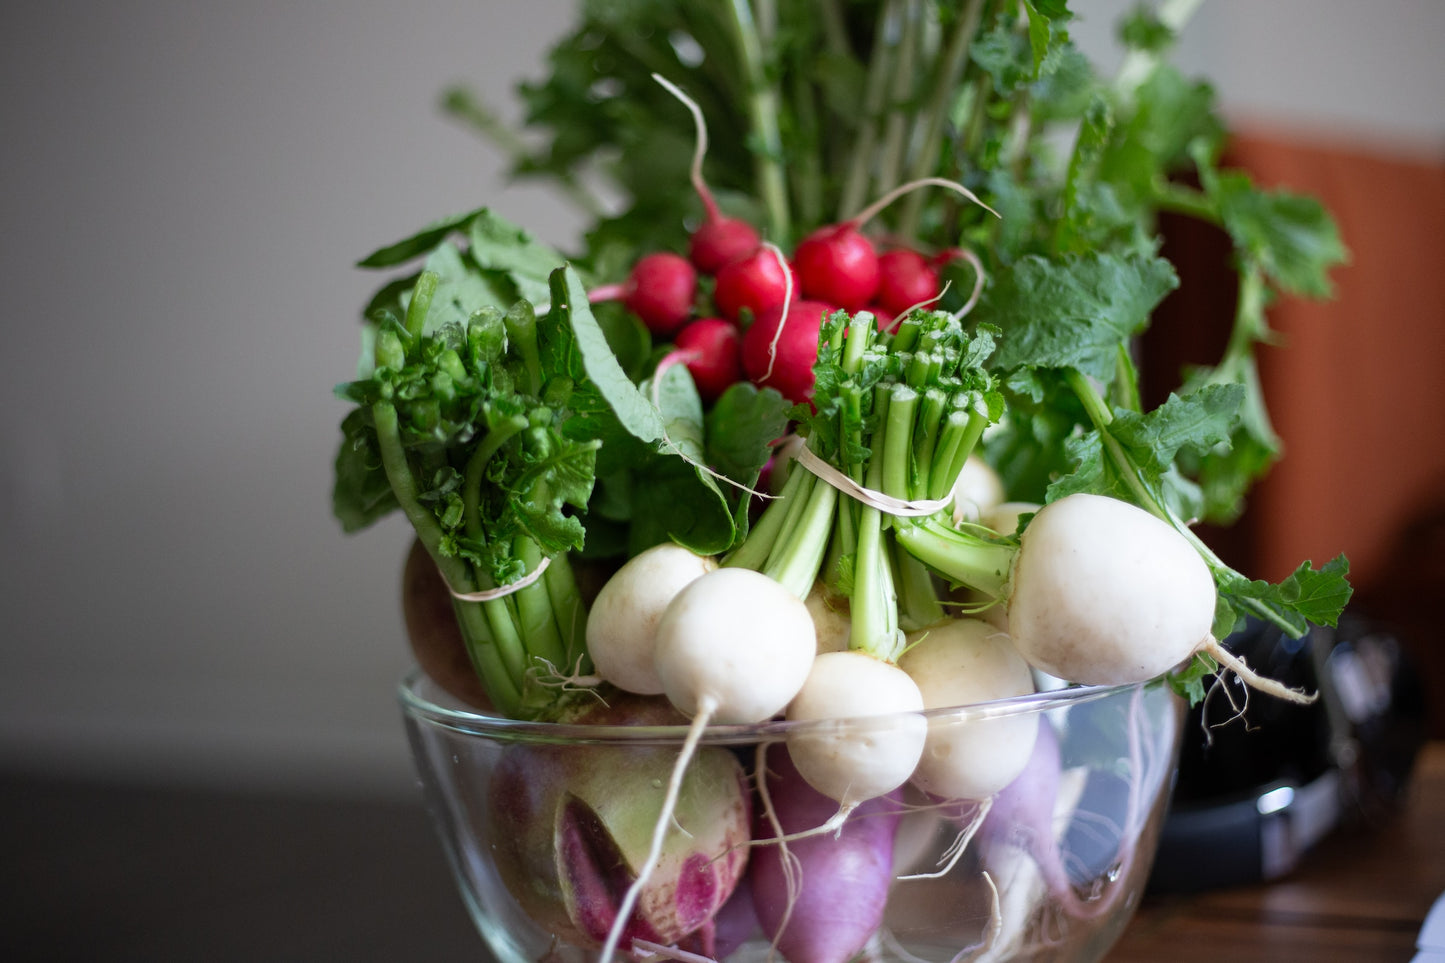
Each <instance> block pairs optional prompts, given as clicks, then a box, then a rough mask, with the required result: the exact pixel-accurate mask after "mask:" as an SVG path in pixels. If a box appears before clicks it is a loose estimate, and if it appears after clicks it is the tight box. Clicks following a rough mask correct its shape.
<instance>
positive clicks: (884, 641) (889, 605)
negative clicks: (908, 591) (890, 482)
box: [848, 385, 899, 661]
mask: <svg viewBox="0 0 1445 963" xmlns="http://www.w3.org/2000/svg"><path fill="white" fill-rule="evenodd" d="M873 407H874V411H875V412H876V415H877V418H878V419H879V424H880V425H883V424H886V423H887V418H888V408H889V396H888V391H887V389H886V388H885V387H884V386H883V385H879V386H878V387H877V389H876V390H875V393H874V402H873ZM885 434H886V431H885ZM885 441H886V438H879V437H878V432H874V435H873V438H872V442H873V446H872V447H873V455H872V456H871V457H870V458H869V459H868V469H867V472H866V473H865V475H864V484H865V486H866V487H868V488H871V489H873V490H874V491H879V490H881V489H882V486H883V453H882V451H880V450H879V446H880V444H881V443H883V442H885ZM852 617H853V618H852V630H851V634H850V636H849V640H848V647H849V648H850V649H854V650H857V651H860V652H866V653H867V654H869V655H871V656H873V657H875V658H879V659H884V660H885V661H886V660H891V659H893V658H894V657H895V656H896V654H897V651H898V647H899V646H898V597H897V594H896V592H895V590H894V586H893V572H892V568H891V566H890V565H889V564H888V557H887V553H886V550H885V546H884V544H883V513H882V512H880V511H879V510H878V509H876V508H874V507H873V506H871V505H866V504H862V503H859V505H858V551H857V554H856V556H855V558H854V561H853V598H852Z"/></svg>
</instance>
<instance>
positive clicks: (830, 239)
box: [793, 177, 996, 311]
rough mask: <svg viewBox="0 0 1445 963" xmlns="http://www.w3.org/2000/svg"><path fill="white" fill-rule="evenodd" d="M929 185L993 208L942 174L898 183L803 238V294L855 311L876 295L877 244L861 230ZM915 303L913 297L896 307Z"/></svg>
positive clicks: (799, 255)
mask: <svg viewBox="0 0 1445 963" xmlns="http://www.w3.org/2000/svg"><path fill="white" fill-rule="evenodd" d="M929 185H934V186H939V187H947V188H950V189H952V190H955V191H957V192H959V193H960V194H962V195H963V196H964V197H966V198H968V199H969V200H971V201H973V202H974V203H976V204H979V205H980V206H982V207H984V208H985V209H987V210H990V211H992V210H993V209H992V208H989V207H988V205H986V204H984V203H983V202H982V201H980V200H979V199H978V198H977V197H975V196H974V194H973V192H972V191H970V190H968V189H967V188H965V187H963V186H961V185H959V184H955V183H954V182H953V181H949V180H944V179H943V178H941V177H925V178H923V179H922V180H917V181H910V182H909V183H907V184H902V185H900V186H898V187H895V188H894V189H893V190H891V191H889V192H888V193H887V194H885V195H883V196H882V197H880V198H879V199H878V200H876V201H874V202H873V203H872V204H870V205H868V206H867V207H866V208H864V209H863V210H862V211H859V212H858V213H857V214H856V215H854V216H853V217H852V218H851V219H849V220H846V221H844V222H842V223H841V224H832V225H829V226H828V227H823V228H819V229H818V230H816V231H814V232H813V233H812V234H810V235H808V237H806V238H804V239H803V241H802V243H800V244H799V245H798V249H797V250H796V251H794V252H793V262H794V264H795V265H796V266H797V272H798V286H799V288H800V289H801V291H802V293H803V297H805V298H815V299H817V300H819V301H827V302H829V303H831V304H836V305H838V307H840V308H842V309H844V310H846V311H856V310H857V309H859V308H861V307H863V306H864V305H865V304H867V303H868V302H869V301H870V300H872V299H873V296H874V294H875V293H876V292H877V291H878V285H879V268H878V254H877V252H875V251H874V249H873V243H872V242H871V241H869V240H868V239H867V238H866V237H864V236H863V235H861V234H859V233H858V232H859V230H860V229H861V228H862V227H863V225H864V224H866V223H868V221H870V220H872V219H873V217H874V216H875V215H876V214H878V212H879V211H881V210H883V208H885V207H887V206H888V205H889V204H891V203H893V202H894V201H895V200H897V199H898V198H900V197H902V196H903V195H904V194H906V193H908V192H910V191H913V190H917V189H918V188H920V187H926V186H929ZM995 213H996V212H995ZM929 296H930V297H931V296H932V295H931V294H930V295H929ZM916 303H917V301H914V302H910V303H909V304H904V305H902V306H901V307H900V308H898V309H895V310H901V308H907V307H911V306H912V305H913V304H916Z"/></svg>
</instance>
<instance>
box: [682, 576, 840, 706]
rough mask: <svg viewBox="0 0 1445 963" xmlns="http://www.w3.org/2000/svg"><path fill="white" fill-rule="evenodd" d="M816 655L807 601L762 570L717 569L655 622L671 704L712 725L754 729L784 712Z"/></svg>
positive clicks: (687, 590)
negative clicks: (701, 715) (707, 715)
mask: <svg viewBox="0 0 1445 963" xmlns="http://www.w3.org/2000/svg"><path fill="white" fill-rule="evenodd" d="M814 650H815V642H814V631H813V619H812V616H810V615H809V614H808V607H807V606H806V605H804V604H803V600H802V599H800V598H798V597H797V596H796V595H793V594H792V593H791V592H789V591H788V590H787V589H786V588H784V587H783V586H782V585H781V584H779V583H778V582H775V581H774V580H773V579H771V578H769V577H768V576H766V575H763V574H761V573H760V572H754V571H752V570H751V569H743V568H720V569H717V570H716V571H713V572H709V573H707V574H706V575H704V576H703V577H702V578H699V579H697V580H695V581H693V582H691V583H689V584H688V585H686V586H685V587H684V588H683V589H682V591H680V592H678V593H677V596H676V597H675V598H674V599H673V600H672V602H671V603H670V604H669V605H668V606H667V608H666V610H665V611H664V612H663V613H662V618H661V619H660V620H659V621H658V623H657V643H656V649H655V660H656V667H657V674H658V677H659V678H660V679H661V680H662V684H663V689H664V691H665V692H666V693H667V697H668V699H669V700H671V702H672V704H673V705H675V706H677V708H678V709H680V710H681V711H682V712H683V713H684V714H686V715H687V716H689V717H695V716H697V715H698V713H699V711H704V710H706V711H709V712H710V713H711V716H710V718H711V721H713V722H719V723H725V724H726V723H742V724H746V723H754V722H762V721H764V720H766V719H771V718H772V717H773V716H775V715H777V714H778V713H779V712H781V711H782V709H783V707H785V706H786V705H787V704H788V702H789V701H790V700H791V699H792V698H793V695H794V694H795V693H796V692H797V691H798V689H799V688H800V687H801V686H802V685H803V680H804V679H806V678H807V676H808V669H809V667H810V666H811V665H812V662H813V655H814Z"/></svg>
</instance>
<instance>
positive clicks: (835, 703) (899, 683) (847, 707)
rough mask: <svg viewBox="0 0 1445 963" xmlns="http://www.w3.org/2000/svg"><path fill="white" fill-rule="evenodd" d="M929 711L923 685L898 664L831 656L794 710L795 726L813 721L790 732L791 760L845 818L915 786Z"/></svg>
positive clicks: (817, 666) (856, 655) (815, 670)
mask: <svg viewBox="0 0 1445 963" xmlns="http://www.w3.org/2000/svg"><path fill="white" fill-rule="evenodd" d="M923 707H924V700H923V696H922V694H921V693H920V692H919V690H918V685H917V684H916V683H915V681H914V680H913V679H911V678H909V676H908V675H907V673H905V672H903V671H902V670H901V669H899V668H898V667H897V666H895V665H892V664H890V663H887V662H884V661H882V660H881V659H877V658H874V657H873V656H871V655H868V654H866V653H863V652H858V651H851V650H850V651H846V652H825V653H823V654H821V655H819V656H818V657H817V658H815V659H814V660H813V667H812V670H811V671H810V672H809V673H808V679H807V681H806V682H804V683H803V687H802V689H800V690H799V692H798V694H797V695H796V696H795V697H794V698H793V701H792V703H791V704H790V705H789V706H788V713H787V717H788V719H789V721H794V722H796V721H812V722H813V723H814V724H813V725H812V726H810V727H808V729H807V731H805V732H801V733H792V734H789V736H788V754H789V755H790V756H791V757H792V760H793V765H794V766H796V767H797V769H798V772H799V773H801V774H802V776H803V778H804V779H805V780H807V782H808V785H810V786H812V787H813V788H814V789H816V790H818V791H819V792H820V793H822V794H823V795H825V796H828V797H829V798H831V799H836V800H837V801H838V803H839V805H840V807H841V815H842V816H844V817H846V815H847V814H848V813H849V812H851V811H852V810H853V809H854V808H856V807H857V806H858V805H859V804H861V803H864V802H867V801H868V800H869V799H875V798H877V797H878V796H882V795H884V794H885V793H889V792H892V791H893V790H894V789H897V788H898V787H899V786H901V785H903V784H904V783H905V782H907V781H908V777H909V776H910V775H911V774H912V773H913V769H914V766H916V765H917V763H918V758H919V756H920V755H921V754H922V752H923V741H924V737H925V735H926V734H927V730H928V726H927V724H926V723H925V721H924V719H923V716H921V715H919V714H918V713H920V712H922V711H923ZM871 717H878V718H871Z"/></svg>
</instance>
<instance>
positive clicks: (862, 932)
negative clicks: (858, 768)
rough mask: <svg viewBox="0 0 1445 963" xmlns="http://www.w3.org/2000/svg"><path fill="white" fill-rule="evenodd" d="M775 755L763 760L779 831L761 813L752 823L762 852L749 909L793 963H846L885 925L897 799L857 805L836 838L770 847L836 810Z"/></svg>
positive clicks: (754, 862) (783, 756)
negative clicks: (772, 840)
mask: <svg viewBox="0 0 1445 963" xmlns="http://www.w3.org/2000/svg"><path fill="white" fill-rule="evenodd" d="M778 748H779V751H775V752H771V753H768V754H767V757H766V758H767V768H768V774H767V782H766V786H767V792H768V799H769V800H770V802H771V811H772V815H773V816H775V817H776V819H777V827H776V828H775V827H774V825H773V822H772V818H771V817H770V816H769V813H768V812H767V808H766V807H765V806H761V805H760V806H758V807H757V813H756V817H755V821H756V823H757V826H756V829H755V836H756V838H757V840H758V841H759V845H758V846H756V847H755V848H754V852H753V855H752V858H751V861H750V862H749V869H748V884H749V886H750V887H751V888H752V896H753V909H754V911H755V912H756V914H757V917H758V922H759V923H760V924H761V925H762V928H763V932H764V933H765V934H766V935H767V936H768V937H769V938H770V939H771V940H772V941H773V942H774V944H775V945H776V946H777V948H778V950H779V951H781V953H782V954H783V956H785V957H786V958H787V959H788V960H789V961H790V963H844V961H846V960H848V959H850V958H852V957H853V956H854V955H856V954H857V953H858V951H859V950H861V949H862V948H863V946H864V944H866V943H867V942H868V939H869V938H870V937H871V936H872V935H873V933H874V932H875V931H876V930H877V929H878V926H879V925H880V924H881V923H882V922H883V911H884V908H885V906H886V905H887V901H888V886H889V883H890V881H891V880H892V878H893V838H894V834H895V832H896V830H897V828H898V822H899V819H900V814H901V806H900V805H899V801H898V799H897V798H896V797H895V796H894V795H888V796H880V797H877V798H875V799H871V800H869V801H868V802H865V803H862V804H861V805H859V806H858V807H857V808H856V809H855V810H854V811H853V813H852V815H851V816H850V817H849V819H848V821H847V822H846V823H844V824H843V827H842V829H841V831H840V832H838V833H837V834H836V835H834V834H832V833H825V834H816V833H815V834H812V835H808V836H806V837H805V838H802V839H796V840H793V841H791V842H788V843H787V844H786V846H784V845H783V844H778V843H771V844H770V843H768V840H770V839H776V838H777V836H778V830H779V829H780V830H781V831H782V833H783V834H784V835H791V834H794V833H806V832H807V831H808V830H812V829H816V828H817V827H818V826H820V825H822V824H823V823H825V822H827V821H828V819H829V818H830V817H831V816H833V814H834V813H835V812H836V811H837V809H838V803H837V802H836V801H835V800H833V799H830V798H829V797H827V796H825V795H823V794H822V793H820V792H818V791H817V790H815V789H813V788H812V787H811V786H809V785H808V784H807V782H806V781H805V780H804V779H803V777H802V776H801V775H799V773H798V771H797V769H796V768H794V766H793V764H792V762H791V761H790V759H789V758H788V754H787V753H786V752H783V751H781V747H778ZM790 861H791V862H792V867H793V868H792V869H791V870H790V869H789V863H790ZM790 878H791V879H793V880H794V882H795V883H796V891H794V890H793V888H792V887H790V885H789V880H790Z"/></svg>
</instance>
